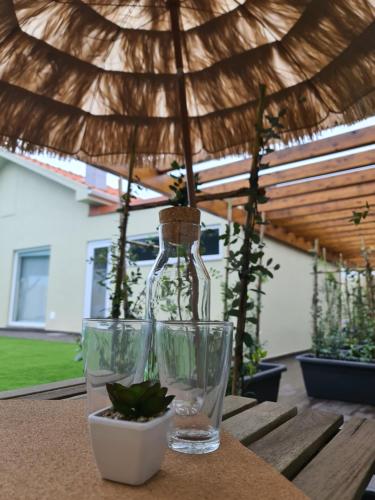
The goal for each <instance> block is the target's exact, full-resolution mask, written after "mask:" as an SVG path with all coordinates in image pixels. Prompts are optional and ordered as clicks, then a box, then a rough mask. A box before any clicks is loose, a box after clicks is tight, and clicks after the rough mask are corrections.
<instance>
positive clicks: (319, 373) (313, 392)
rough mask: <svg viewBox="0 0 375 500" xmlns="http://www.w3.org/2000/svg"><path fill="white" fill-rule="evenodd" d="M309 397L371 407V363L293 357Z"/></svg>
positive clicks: (374, 398)
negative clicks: (299, 366) (299, 368)
mask: <svg viewBox="0 0 375 500" xmlns="http://www.w3.org/2000/svg"><path fill="white" fill-rule="evenodd" d="M296 359H298V361H299V362H300V363H301V368H302V374H303V379H304V381H305V386H306V391H307V394H308V395H309V396H310V397H313V398H319V399H337V400H340V401H349V402H351V403H362V404H369V405H375V363H362V362H359V361H342V360H336V359H321V358H316V357H314V356H313V355H312V354H302V355H300V356H297V358H296Z"/></svg>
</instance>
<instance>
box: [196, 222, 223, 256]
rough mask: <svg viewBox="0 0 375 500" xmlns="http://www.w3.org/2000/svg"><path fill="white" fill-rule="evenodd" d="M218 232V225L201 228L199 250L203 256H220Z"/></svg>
mask: <svg viewBox="0 0 375 500" xmlns="http://www.w3.org/2000/svg"><path fill="white" fill-rule="evenodd" d="M219 233H220V228H219V227H206V228H205V229H203V230H202V234H201V246H200V252H201V255H202V256H203V258H205V257H206V258H207V257H209V258H210V259H214V258H216V259H217V258H221V251H220V239H219V236H220V234H219Z"/></svg>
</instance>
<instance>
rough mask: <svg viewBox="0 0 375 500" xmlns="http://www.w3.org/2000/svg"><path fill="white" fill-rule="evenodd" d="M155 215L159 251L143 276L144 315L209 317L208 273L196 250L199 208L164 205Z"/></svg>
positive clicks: (179, 318)
mask: <svg viewBox="0 0 375 500" xmlns="http://www.w3.org/2000/svg"><path fill="white" fill-rule="evenodd" d="M159 218H160V227H159V254H158V256H157V258H156V261H155V263H154V265H153V267H152V269H151V271H150V274H149V275H148V278H147V285H146V318H147V319H151V320H159V321H163V320H174V321H191V320H196V321H198V320H200V321H206V320H209V319H210V317H209V316H210V276H209V274H208V271H207V269H206V267H205V265H204V263H203V260H202V257H201V256H200V253H199V240H200V211H199V210H198V209H196V208H190V207H172V208H166V209H163V210H161V211H160V212H159Z"/></svg>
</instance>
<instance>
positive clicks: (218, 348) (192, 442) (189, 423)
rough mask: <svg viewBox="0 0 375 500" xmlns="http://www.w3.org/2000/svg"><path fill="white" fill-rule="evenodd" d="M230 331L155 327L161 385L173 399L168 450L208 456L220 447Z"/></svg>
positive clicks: (202, 325) (204, 324)
mask: <svg viewBox="0 0 375 500" xmlns="http://www.w3.org/2000/svg"><path fill="white" fill-rule="evenodd" d="M232 330H233V325H232V323H229V322H219V321H157V322H156V352H157V363H158V370H159V376H160V383H161V385H162V386H163V387H167V388H168V394H170V395H172V394H173V395H174V396H175V399H174V400H173V402H172V405H173V407H174V411H175V416H174V420H173V424H172V427H171V429H170V431H169V434H168V445H169V447H170V448H171V449H173V450H175V451H179V452H182V453H192V454H201V453H210V452H212V451H215V450H216V449H217V448H218V447H219V445H220V423H221V417H222V411H223V400H224V395H225V390H226V386H227V382H228V375H229V367H230V356H231V347H232Z"/></svg>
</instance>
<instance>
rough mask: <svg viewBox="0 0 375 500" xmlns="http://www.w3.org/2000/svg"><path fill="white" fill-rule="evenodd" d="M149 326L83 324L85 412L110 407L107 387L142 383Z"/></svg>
mask: <svg viewBox="0 0 375 500" xmlns="http://www.w3.org/2000/svg"><path fill="white" fill-rule="evenodd" d="M151 328H152V323H151V321H148V320H127V319H125V320H120V319H119V320H108V319H87V320H84V321H83V360H84V367H85V376H86V383H87V411H88V413H89V414H90V413H93V412H95V411H98V410H100V409H102V408H106V407H108V406H110V404H111V403H110V400H109V397H108V393H107V389H106V383H108V382H111V383H113V382H119V383H121V384H122V385H125V386H129V385H131V384H135V383H138V382H142V381H143V380H144V373H145V368H146V363H147V357H148V353H149V346H150V339H151Z"/></svg>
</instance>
